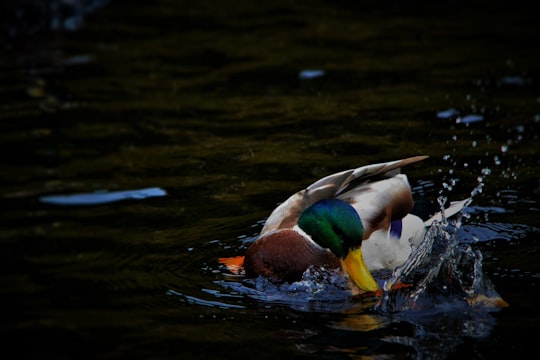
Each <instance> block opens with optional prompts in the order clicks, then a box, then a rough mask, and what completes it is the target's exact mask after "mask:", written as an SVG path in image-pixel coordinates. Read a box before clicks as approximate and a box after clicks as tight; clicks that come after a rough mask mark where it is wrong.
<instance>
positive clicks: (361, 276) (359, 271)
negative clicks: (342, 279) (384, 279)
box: [341, 248, 379, 291]
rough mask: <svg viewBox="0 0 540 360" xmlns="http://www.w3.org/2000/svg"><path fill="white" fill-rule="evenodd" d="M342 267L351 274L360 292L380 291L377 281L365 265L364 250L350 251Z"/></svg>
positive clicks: (342, 261)
mask: <svg viewBox="0 0 540 360" xmlns="http://www.w3.org/2000/svg"><path fill="white" fill-rule="evenodd" d="M341 267H342V268H343V269H344V270H345V271H346V272H347V274H349V277H350V278H351V280H352V281H353V282H354V283H355V284H356V286H358V287H359V288H360V290H364V291H376V290H378V289H379V285H378V284H377V281H375V279H374V278H373V275H371V273H370V272H369V270H368V268H367V266H366V264H365V263H364V258H363V256H362V248H357V249H354V250H351V251H349V254H347V257H346V258H345V259H342V260H341Z"/></svg>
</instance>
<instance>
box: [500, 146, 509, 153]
mask: <svg viewBox="0 0 540 360" xmlns="http://www.w3.org/2000/svg"><path fill="white" fill-rule="evenodd" d="M507 151H508V145H502V146H501V152H503V153H505V152H507Z"/></svg>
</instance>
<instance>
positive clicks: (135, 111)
mask: <svg viewBox="0 0 540 360" xmlns="http://www.w3.org/2000/svg"><path fill="white" fill-rule="evenodd" d="M13 3H15V2H13ZM23 3H25V4H31V2H30V1H28V2H23ZM88 3H90V2H88ZM98 3H99V4H98ZM96 4H98V5H100V6H96V9H91V10H92V11H88V12H83V13H75V15H73V13H69V14H68V15H65V13H66V11H64V13H63V14H64V17H63V19H64V20H66V19H67V21H64V22H62V24H64V25H65V26H58V22H51V21H50V18H48V17H46V16H49V17H53V18H55V19H57V18H58V15H57V14H56V13H52V14H51V13H47V14H42V13H40V12H35V11H34V12H31V11H28V12H26V13H24V12H23V14H26V17H23V18H22V20H21V18H20V17H19V18H17V17H16V16H15V20H16V21H15V20H14V18H13V17H12V16H11V17H10V15H12V14H20V12H19V13H17V12H16V11H15V12H14V13H12V12H11V11H10V12H5V13H4V17H3V18H2V20H3V22H4V24H3V25H4V26H3V29H8V30H9V31H7V32H5V33H4V34H3V35H2V48H1V52H2V56H1V57H0V84H1V87H0V89H1V90H0V91H1V92H0V96H1V97H0V98H1V100H0V106H1V108H0V124H1V132H0V139H1V142H0V143H1V150H2V151H1V154H2V161H1V163H0V166H1V174H2V177H1V189H0V191H1V201H2V216H1V219H2V220H1V231H0V239H1V245H2V261H1V264H2V287H1V291H2V292H1V298H2V300H3V302H2V303H3V321H2V326H1V329H2V333H1V339H2V343H3V344H4V349H5V351H6V353H9V350H13V351H15V353H16V354H17V356H18V357H25V356H26V357H30V358H40V359H63V358H145V359H146V358H156V359H162V358H222V359H228V358H236V359H237V358H240V357H249V358H251V357H254V356H256V357H258V358H259V357H260V358H276V357H284V356H287V357H295V358H363V357H365V358H374V359H379V358H390V359H404V358H426V359H429V358H448V359H451V358H458V357H459V358H462V357H465V358H469V359H491V358H502V357H505V358H519V357H523V356H524V355H525V354H529V352H531V351H535V350H536V347H537V344H536V341H537V340H536V339H535V337H536V336H537V335H536V334H537V332H538V329H539V326H540V314H539V311H538V304H539V295H540V292H539V290H538V287H539V286H540V282H539V279H540V257H539V243H538V238H539V234H540V231H539V227H540V222H539V220H538V216H539V208H540V207H539V199H540V194H539V193H540V191H539V181H538V174H539V171H538V170H539V161H538V151H537V150H538V134H539V127H540V87H539V82H540V50H539V47H538V46H539V42H538V39H539V38H540V27H539V26H538V17H537V15H536V13H535V12H534V11H533V10H532V8H527V7H523V6H522V5H519V6H518V4H516V3H506V2H502V1H501V2H482V1H476V2H472V3H470V2H467V3H465V2H463V3H462V2H450V1H448V2H436V3H431V2H415V3H413V4H408V3H407V4H405V3H400V2H385V3H384V4H383V3H380V4H379V3H377V2H370V1H366V2H352V1H338V2H322V1H320V2H319V1H317V2H310V3H305V4H301V3H296V2H286V1H283V2H282V1H278V2H272V3H271V4H262V3H252V2H204V1H202V2H197V4H196V5H195V4H192V3H191V2H177V1H164V0H163V1H154V2H143V1H138V2H133V1H110V2H108V3H106V2H96ZM12 5H13V4H12ZM6 6H9V4H8V5H6ZM13 6H15V5H13ZM29 6H30V5H29ZM30 9H31V6H30ZM6 14H8V15H9V16H8V15H6ZM36 14H37V15H36ZM44 16H45V20H43V17H44ZM36 17H38V18H39V19H41V20H43V21H42V22H40V23H39V24H41V25H40V26H35V27H31V26H30V25H28V23H29V22H30V23H35V18H36ZM32 21H34V22H32ZM14 24H15V25H14ZM21 24H22V25H21ZM25 24H26V25H25ZM43 24H45V25H43ZM47 24H49V25H47ZM53 25H54V26H53ZM50 28H52V30H47V29H50ZM21 29H23V30H24V29H27V30H28V29H30V30H28V31H23V30H21ZM8 33H9V35H8ZM302 70H322V71H323V72H322V73H319V75H320V76H318V77H314V78H308V79H305V78H302V77H301V76H300V74H301V71H302ZM450 109H455V110H456V111H457V112H456V113H454V114H453V113H452V112H448V111H447V110H450ZM418 154H428V155H430V156H431V157H430V158H429V159H428V160H426V161H424V162H423V163H422V164H421V165H419V166H413V167H411V169H408V171H407V174H408V176H409V180H410V182H411V185H412V186H413V190H414V193H415V197H416V198H417V199H418V201H417V202H418V203H419V204H421V203H423V202H424V201H427V202H435V203H436V199H437V197H439V196H441V195H442V196H444V197H446V198H447V199H448V201H453V200H460V199H463V198H466V197H469V196H471V192H472V193H473V202H472V204H471V206H470V207H469V208H468V209H467V211H466V214H465V216H464V217H463V219H462V224H461V227H460V228H459V229H457V231H456V234H455V237H456V239H457V240H458V241H459V243H460V245H461V246H469V247H470V248H471V249H472V251H477V252H479V253H480V254H481V256H482V261H481V264H482V268H483V275H484V276H485V277H486V279H489V280H490V281H491V282H492V283H493V286H494V288H495V289H496V291H497V293H498V294H499V295H500V296H501V297H502V298H503V299H504V300H505V301H507V302H508V303H509V305H510V306H509V307H508V308H504V309H502V310H500V311H495V312H491V311H490V312H487V313H486V312H485V311H475V310H472V309H471V308H469V307H466V306H463V303H462V302H459V301H454V300H453V299H443V301H433V302H431V303H428V305H429V304H431V305H433V306H432V307H430V306H425V307H423V308H422V309H420V310H418V311H403V312H382V311H374V310H373V309H372V308H370V307H368V306H366V301H362V299H350V298H348V299H347V300H346V301H337V302H336V303H333V302H332V301H330V302H326V303H325V302H323V303H322V304H321V303H317V302H316V303H315V305H314V306H311V305H309V304H308V305H305V304H306V302H303V301H300V302H295V301H292V300H290V299H289V300H287V298H284V297H283V293H279V292H278V293H277V294H280V295H279V296H278V297H277V298H276V299H274V300H275V301H269V300H270V299H269V298H268V297H266V298H264V297H263V298H262V299H261V298H260V297H259V298H258V297H256V296H255V297H254V296H249V294H247V293H246V292H242V291H243V290H239V287H238V286H239V284H242V282H241V279H240V278H238V277H234V276H232V275H230V274H228V273H227V272H226V271H225V270H224V269H223V268H222V267H221V266H220V265H219V263H218V261H217V259H218V258H219V257H222V256H236V255H241V254H243V252H244V251H245V249H246V248H247V246H248V245H249V243H250V242H251V241H253V239H254V237H255V236H256V234H257V233H258V232H259V231H260V229H261V227H262V224H263V222H264V219H265V218H266V217H267V216H268V215H269V213H270V212H271V210H272V209H273V208H274V207H275V206H276V205H277V204H278V203H279V202H281V201H283V200H285V199H286V198H287V197H288V196H289V195H291V194H292V193H293V192H295V191H297V190H299V189H301V188H302V187H304V186H307V185H308V184H310V183H311V182H312V181H314V180H315V179H317V178H319V177H322V176H325V175H327V174H329V173H332V172H335V171H340V170H343V169H347V168H351V167H356V166H360V165H364V164H368V163H375V162H380V161H388V160H394V159H398V158H402V157H406V156H413V155H418ZM154 187H155V188H160V189H163V190H165V191H166V196H155V197H147V198H144V196H142V197H141V196H138V197H137V196H135V198H134V199H127V200H123V201H114V202H106V203H103V204H94V205H84V206H83V205H79V206H62V205H56V204H50V203H45V202H43V201H40V199H41V200H43V198H42V197H44V196H53V195H65V194H73V193H92V192H94V191H124V190H136V189H145V188H154ZM131 195H133V194H131ZM135 195H140V194H137V193H136V194H135ZM231 287H232V289H231ZM269 290H271V289H269ZM272 291H274V290H272ZM271 294H276V293H271ZM301 300H302V299H301ZM330 300H332V299H330Z"/></svg>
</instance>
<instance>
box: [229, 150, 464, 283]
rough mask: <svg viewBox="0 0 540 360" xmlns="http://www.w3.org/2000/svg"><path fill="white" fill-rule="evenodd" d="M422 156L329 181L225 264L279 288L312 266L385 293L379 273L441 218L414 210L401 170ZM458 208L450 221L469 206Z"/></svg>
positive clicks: (283, 211) (280, 211)
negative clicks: (376, 275) (376, 274)
mask: <svg viewBox="0 0 540 360" xmlns="http://www.w3.org/2000/svg"><path fill="white" fill-rule="evenodd" d="M427 157H428V156H415V157H410V158H406V159H401V160H396V161H390V162H385V163H379V164H373V165H366V166H362V167H359V168H356V169H350V170H346V171H342V172H339V173H335V174H332V175H329V176H326V177H324V178H322V179H320V180H318V181H316V182H314V183H313V184H311V185H310V186H308V187H307V188H305V189H303V190H301V191H299V192H297V193H295V194H294V195H292V196H291V197H290V198H288V199H287V200H286V201H285V202H283V203H281V204H280V205H279V206H278V207H277V208H276V209H275V210H274V211H273V212H272V213H271V214H270V216H269V217H268V219H267V220H266V222H265V224H264V226H263V228H262V230H261V232H260V234H259V237H258V238H257V239H256V240H255V241H254V242H253V243H252V244H251V245H250V247H249V248H248V250H247V252H246V253H245V256H244V257H238V258H236V260H232V261H231V259H228V260H227V259H221V262H222V263H224V264H226V265H229V266H232V267H234V266H236V267H239V266H243V269H244V271H245V276H246V277H248V278H249V277H257V276H260V275H262V276H264V277H267V278H270V279H273V280H276V281H280V282H293V281H298V280H300V279H301V278H302V274H303V273H304V272H305V271H306V269H308V268H309V267H310V266H312V265H315V266H327V267H328V268H339V267H341V268H342V269H343V271H344V273H345V274H347V275H348V276H349V278H350V279H351V280H352V282H353V283H354V284H355V285H356V286H357V287H358V288H359V289H360V290H361V291H363V292H370V291H376V290H378V288H379V286H378V284H377V281H376V280H375V279H374V278H373V276H372V272H373V271H376V270H381V269H389V270H393V269H394V268H396V267H397V266H399V265H401V264H403V263H404V262H405V260H406V259H407V258H408V257H409V255H410V254H411V252H412V250H413V247H415V246H417V245H419V244H420V242H421V241H422V239H423V237H424V234H425V231H426V228H427V226H428V225H430V224H431V222H433V221H434V220H435V219H437V217H439V218H442V216H443V214H438V215H436V216H435V217H433V218H431V219H429V220H428V221H423V220H422V219H421V218H419V217H418V216H416V215H412V214H410V213H409V212H410V211H411V209H412V208H413V205H414V202H413V197H412V192H411V188H410V185H409V182H408V179H407V176H406V175H405V174H402V173H401V168H402V167H404V166H406V165H409V164H412V163H416V162H418V161H421V160H424V159H426V158H427ZM463 204H464V202H460V203H454V204H453V205H452V206H451V207H450V208H449V209H447V210H446V211H445V213H444V215H445V216H450V215H452V214H454V213H456V212H458V211H459V210H460V209H461V208H462V207H463Z"/></svg>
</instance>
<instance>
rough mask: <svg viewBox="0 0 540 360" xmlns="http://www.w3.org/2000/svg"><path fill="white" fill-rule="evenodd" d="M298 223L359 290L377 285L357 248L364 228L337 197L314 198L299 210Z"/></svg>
mask: <svg viewBox="0 0 540 360" xmlns="http://www.w3.org/2000/svg"><path fill="white" fill-rule="evenodd" d="M298 226H299V227H300V228H301V229H302V230H303V231H305V232H306V233H307V234H309V235H310V236H311V238H312V239H313V241H315V242H316V243H317V244H319V245H320V246H321V247H324V248H328V249H330V250H331V251H332V252H333V253H334V254H335V255H336V256H337V257H338V258H339V259H340V260H341V265H342V267H343V269H344V270H345V271H346V272H347V273H348V274H349V277H350V278H351V279H352V280H353V281H354V283H355V284H356V285H357V286H358V287H359V288H360V289H362V290H365V291H375V290H377V289H378V288H379V286H378V285H377V282H376V281H375V279H374V278H373V276H372V275H371V273H370V272H369V270H368V269H367V267H366V265H365V263H364V259H363V257H362V248H361V245H362V237H363V235H364V227H363V226H362V221H361V220H360V216H358V213H357V212H356V210H355V209H354V208H353V207H352V206H351V205H350V204H348V203H347V202H345V201H343V200H339V199H324V200H321V201H318V202H316V203H315V204H313V205H311V206H310V207H308V208H307V209H306V210H304V212H302V214H301V215H300V218H299V219H298Z"/></svg>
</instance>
